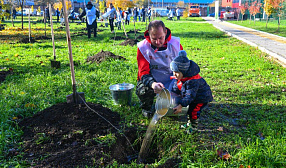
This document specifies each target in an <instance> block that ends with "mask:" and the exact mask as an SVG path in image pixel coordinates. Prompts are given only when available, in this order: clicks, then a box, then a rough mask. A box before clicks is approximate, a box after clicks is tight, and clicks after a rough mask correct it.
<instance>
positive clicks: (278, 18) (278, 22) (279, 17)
mask: <svg viewBox="0 0 286 168" xmlns="http://www.w3.org/2000/svg"><path fill="white" fill-rule="evenodd" d="M279 29H280V14H279V15H278V29H277V31H278V32H279Z"/></svg>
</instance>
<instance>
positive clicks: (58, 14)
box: [56, 8, 61, 22]
mask: <svg viewBox="0 0 286 168" xmlns="http://www.w3.org/2000/svg"><path fill="white" fill-rule="evenodd" d="M60 14H61V13H60V11H59V8H57V10H56V16H57V22H59V21H60Z"/></svg>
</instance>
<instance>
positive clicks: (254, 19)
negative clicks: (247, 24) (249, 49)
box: [253, 15, 255, 24]
mask: <svg viewBox="0 0 286 168" xmlns="http://www.w3.org/2000/svg"><path fill="white" fill-rule="evenodd" d="M253 19H254V20H253V21H254V24H255V15H253Z"/></svg>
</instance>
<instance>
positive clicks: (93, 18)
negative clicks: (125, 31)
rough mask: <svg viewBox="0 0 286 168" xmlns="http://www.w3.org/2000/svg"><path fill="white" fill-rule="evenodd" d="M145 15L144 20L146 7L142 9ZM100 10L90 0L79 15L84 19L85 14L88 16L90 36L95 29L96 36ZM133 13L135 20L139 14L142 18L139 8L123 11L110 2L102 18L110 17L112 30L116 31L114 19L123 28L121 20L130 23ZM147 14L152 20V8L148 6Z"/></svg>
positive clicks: (143, 19)
mask: <svg viewBox="0 0 286 168" xmlns="http://www.w3.org/2000/svg"><path fill="white" fill-rule="evenodd" d="M141 11H142V13H143V15H142V21H145V15H146V12H145V9H144V8H142V9H141ZM99 13H100V12H99V11H98V9H96V8H95V7H94V6H93V5H92V3H91V2H88V3H87V5H86V8H85V9H84V11H83V12H82V13H81V14H80V15H79V18H80V19H82V18H83V17H84V16H86V20H87V21H86V26H87V31H88V38H90V37H91V30H92V29H93V32H94V37H96V35H97V34H96V29H97V19H99V17H100V16H99V15H100V14H99ZM132 13H133V16H134V21H135V22H136V21H137V16H139V20H140V15H139V14H138V10H137V8H134V10H133V11H132V10H131V8H127V9H126V11H122V9H121V8H117V10H116V9H115V7H114V6H113V4H112V3H110V4H109V7H108V8H107V9H106V12H105V13H104V14H102V15H101V17H102V18H101V19H102V20H103V19H108V21H109V26H110V31H111V32H112V33H114V20H116V26H117V28H118V29H119V30H120V29H121V22H123V20H125V24H128V25H129V22H130V17H131V15H132ZM147 16H148V19H149V22H150V17H151V8H148V11H147Z"/></svg>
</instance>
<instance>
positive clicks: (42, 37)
mask: <svg viewBox="0 0 286 168" xmlns="http://www.w3.org/2000/svg"><path fill="white" fill-rule="evenodd" d="M35 39H36V40H50V39H52V38H50V37H47V36H37V37H36V38H35Z"/></svg>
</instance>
